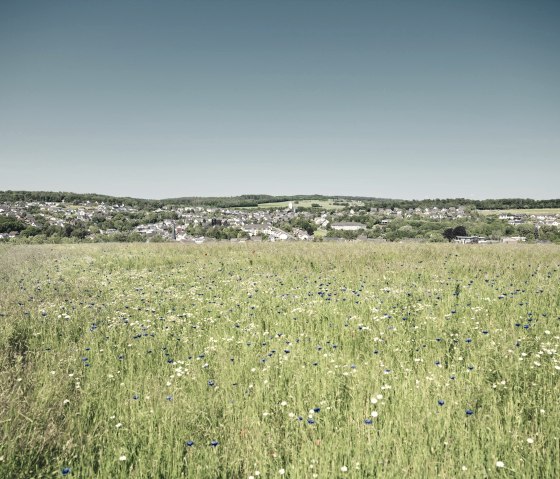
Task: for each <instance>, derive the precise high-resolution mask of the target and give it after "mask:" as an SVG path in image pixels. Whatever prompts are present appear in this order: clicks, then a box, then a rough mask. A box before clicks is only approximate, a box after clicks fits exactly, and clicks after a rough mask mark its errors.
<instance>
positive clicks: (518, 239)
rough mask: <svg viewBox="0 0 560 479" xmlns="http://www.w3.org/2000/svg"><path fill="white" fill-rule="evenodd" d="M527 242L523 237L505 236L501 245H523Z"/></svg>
mask: <svg viewBox="0 0 560 479" xmlns="http://www.w3.org/2000/svg"><path fill="white" fill-rule="evenodd" d="M524 241H527V238H525V236H506V237H504V238H502V243H523V242H524Z"/></svg>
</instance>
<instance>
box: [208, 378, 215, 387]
mask: <svg viewBox="0 0 560 479" xmlns="http://www.w3.org/2000/svg"><path fill="white" fill-rule="evenodd" d="M214 384H216V383H215V382H214V380H213V379H209V380H208V386H210V387H212V386H214Z"/></svg>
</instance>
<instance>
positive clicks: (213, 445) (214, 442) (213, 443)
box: [210, 441, 220, 447]
mask: <svg viewBox="0 0 560 479" xmlns="http://www.w3.org/2000/svg"><path fill="white" fill-rule="evenodd" d="M218 444H220V443H219V442H218V441H212V442H211V443H210V445H211V446H212V447H216V446H217V445H218Z"/></svg>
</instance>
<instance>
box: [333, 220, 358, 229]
mask: <svg viewBox="0 0 560 479" xmlns="http://www.w3.org/2000/svg"><path fill="white" fill-rule="evenodd" d="M331 226H332V229H333V230H342V231H358V230H365V229H366V225H364V224H362V223H356V222H354V221H348V222H343V223H333V224H332V225H331Z"/></svg>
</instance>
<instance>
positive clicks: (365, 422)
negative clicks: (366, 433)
mask: <svg viewBox="0 0 560 479" xmlns="http://www.w3.org/2000/svg"><path fill="white" fill-rule="evenodd" d="M364 424H367V425H368V426H369V425H370V424H373V421H372V420H371V419H369V418H368V419H364Z"/></svg>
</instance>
